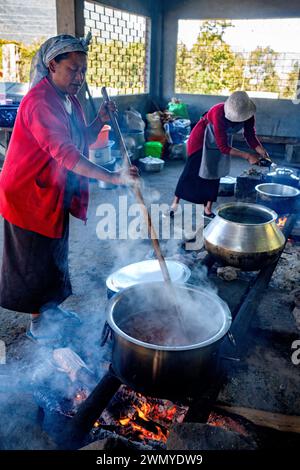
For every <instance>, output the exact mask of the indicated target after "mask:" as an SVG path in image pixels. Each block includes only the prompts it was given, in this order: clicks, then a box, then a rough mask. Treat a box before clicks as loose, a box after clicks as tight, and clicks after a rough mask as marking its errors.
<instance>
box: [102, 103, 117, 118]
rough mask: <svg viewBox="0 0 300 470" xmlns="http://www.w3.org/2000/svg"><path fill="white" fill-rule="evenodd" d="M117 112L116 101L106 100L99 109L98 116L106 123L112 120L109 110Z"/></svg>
mask: <svg viewBox="0 0 300 470" xmlns="http://www.w3.org/2000/svg"><path fill="white" fill-rule="evenodd" d="M108 110H109V111H110V112H111V113H115V112H117V105H116V103H115V102H114V101H104V102H103V103H102V104H101V106H100V108H99V111H98V118H99V119H100V121H101V122H103V123H105V122H108V121H109V120H110V117H109V112H108Z"/></svg>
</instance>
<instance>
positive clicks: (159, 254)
mask: <svg viewBox="0 0 300 470" xmlns="http://www.w3.org/2000/svg"><path fill="white" fill-rule="evenodd" d="M101 92H102V96H103V99H104V101H105V102H109V101H110V98H109V96H108V94H107V91H106V88H105V87H103V88H102V89H101ZM108 113H109V117H110V120H111V123H112V126H113V129H114V131H115V134H116V137H117V140H118V141H119V145H120V151H121V153H122V156H123V160H124V166H125V168H127V169H128V168H129V167H130V166H131V161H130V156H129V154H128V150H127V148H126V145H125V142H124V139H123V136H122V133H121V130H120V127H119V123H118V121H117V119H116V116H115V113H114V112H112V111H111V110H110V109H109V108H108ZM132 189H133V192H134V194H135V197H136V200H137V201H138V203H139V204H140V205H141V208H142V212H143V216H144V219H145V222H146V224H147V227H148V232H149V235H150V238H151V241H152V244H153V248H154V252H155V255H156V257H157V259H158V262H159V265H160V268H161V271H162V275H163V278H164V280H165V281H166V282H168V283H171V278H170V274H169V271H168V267H167V264H166V261H165V258H164V256H163V254H162V252H161V249H160V245H159V241H158V237H157V234H156V231H155V228H154V227H153V223H152V220H151V217H150V214H149V211H148V209H147V207H146V204H145V201H144V198H143V195H142V192H141V189H140V186H139V184H137V183H135V184H133V187H132Z"/></svg>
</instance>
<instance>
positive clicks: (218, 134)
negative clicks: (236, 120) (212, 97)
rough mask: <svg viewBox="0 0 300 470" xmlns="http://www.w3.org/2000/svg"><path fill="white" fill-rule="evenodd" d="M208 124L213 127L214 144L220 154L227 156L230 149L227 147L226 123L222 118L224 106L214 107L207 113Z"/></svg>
mask: <svg viewBox="0 0 300 470" xmlns="http://www.w3.org/2000/svg"><path fill="white" fill-rule="evenodd" d="M207 118H208V120H209V122H210V123H211V124H212V125H213V126H214V134H215V139H216V144H217V146H218V148H219V150H220V152H221V153H224V154H225V155H229V153H230V150H231V149H232V147H230V146H229V145H228V138H227V134H226V121H225V117H224V106H218V105H217V106H214V107H213V108H211V110H210V111H209V112H208V113H207Z"/></svg>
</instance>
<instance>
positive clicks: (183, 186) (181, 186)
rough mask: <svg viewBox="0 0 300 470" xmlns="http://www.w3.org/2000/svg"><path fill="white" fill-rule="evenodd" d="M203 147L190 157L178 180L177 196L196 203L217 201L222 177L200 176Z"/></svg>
mask: <svg viewBox="0 0 300 470" xmlns="http://www.w3.org/2000/svg"><path fill="white" fill-rule="evenodd" d="M201 159H202V148H201V149H200V150H198V151H197V152H195V153H193V154H192V155H191V156H190V157H188V159H187V161H186V164H185V167H184V170H183V172H182V173H181V176H180V178H179V180H178V183H177V186H176V189H175V196H177V197H179V198H180V199H184V200H185V201H189V202H193V203H194V204H204V205H205V204H206V203H207V201H212V202H214V201H216V200H217V197H218V191H219V184H220V179H213V180H212V179H210V180H208V179H205V178H201V177H200V176H199V169H200V164H201Z"/></svg>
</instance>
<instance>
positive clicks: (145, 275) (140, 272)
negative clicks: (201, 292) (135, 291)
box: [106, 259, 191, 292]
mask: <svg viewBox="0 0 300 470" xmlns="http://www.w3.org/2000/svg"><path fill="white" fill-rule="evenodd" d="M166 263H167V268H168V271H169V273H170V277H171V280H172V281H173V282H187V281H188V279H189V278H190V276H191V271H190V269H189V268H188V267H187V266H186V265H185V264H183V263H180V262H179V261H174V260H166ZM155 281H163V276H162V272H161V269H160V266H159V262H158V260H154V259H151V260H146V261H140V262H138V263H133V264H129V265H128V266H124V267H123V268H121V269H119V270H118V271H115V272H114V273H112V274H111V275H110V276H108V278H107V280H106V286H107V287H108V289H110V290H112V291H114V292H117V291H119V290H120V289H125V288H126V287H129V286H132V285H134V284H139V283H142V282H155Z"/></svg>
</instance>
